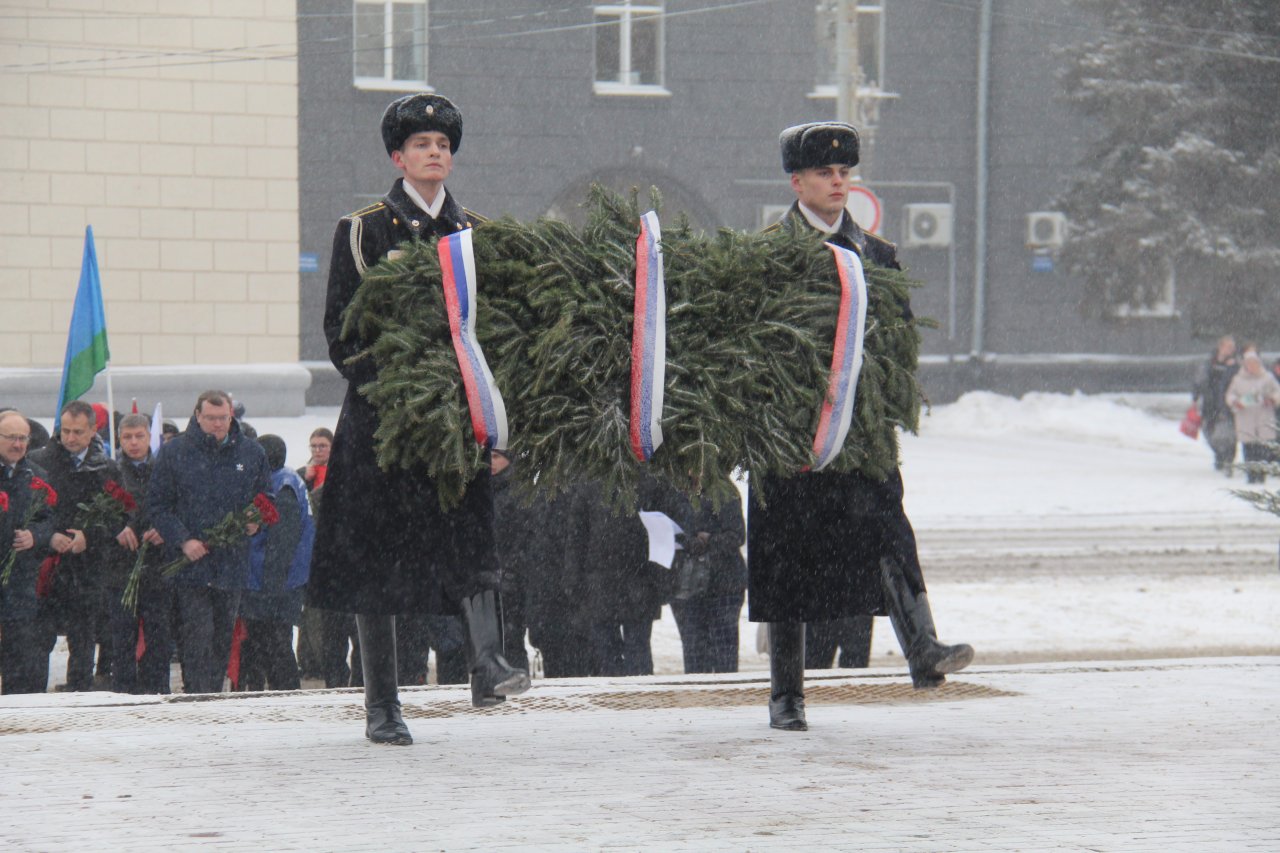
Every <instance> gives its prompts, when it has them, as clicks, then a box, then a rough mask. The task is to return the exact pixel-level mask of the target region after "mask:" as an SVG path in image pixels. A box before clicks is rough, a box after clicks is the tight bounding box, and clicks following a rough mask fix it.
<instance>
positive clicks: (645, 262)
mask: <svg viewBox="0 0 1280 853" xmlns="http://www.w3.org/2000/svg"><path fill="white" fill-rule="evenodd" d="M661 241H662V228H661V227H660V226H659V225H658V214H657V213H655V212H654V211H652V210H651V211H649V212H648V213H646V214H645V215H644V216H642V217H641V218H640V236H639V237H638V238H637V239H636V298H635V307H634V323H633V325H632V328H631V452H632V453H634V454H635V457H636V459H639V460H640V461H641V462H648V461H649V460H650V459H651V458H653V453H654V451H655V450H657V449H658V447H660V446H661V445H662V388H663V384H664V383H665V381H666V373H667V285H666V281H665V279H664V277H663V273H662V248H661Z"/></svg>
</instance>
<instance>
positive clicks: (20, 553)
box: [0, 409, 54, 696]
mask: <svg viewBox="0 0 1280 853" xmlns="http://www.w3.org/2000/svg"><path fill="white" fill-rule="evenodd" d="M30 441H31V425H30V422H29V421H28V420H27V419H26V418H25V417H23V415H22V413H21V412H18V411H16V410H13V409H9V410H7V411H5V412H2V413H0V495H2V496H3V500H0V506H2V507H3V509H0V566H3V565H5V563H6V562H7V561H8V560H9V558H10V557H11V556H12V557H13V567H12V568H11V569H10V571H9V582H8V583H6V584H4V585H3V586H0V692H3V693H4V694H5V695H6V696H7V695H9V694H13V693H43V692H45V689H46V688H47V687H48V686H49V652H50V651H51V650H52V649H53V640H54V637H53V635H52V634H51V633H50V632H49V631H48V630H46V629H45V628H44V626H43V623H42V622H41V621H40V620H39V619H38V618H37V616H38V613H39V610H38V606H37V603H36V572H37V570H38V566H39V564H40V560H41V559H42V558H43V556H44V554H45V545H46V544H47V543H48V541H49V538H50V537H51V536H53V530H54V528H53V510H52V509H50V508H49V506H48V505H47V503H46V504H44V505H42V506H40V507H39V508H37V509H36V510H35V511H34V512H33V514H32V516H31V520H30V522H27V523H25V524H24V522H26V518H27V511H28V508H29V507H31V505H32V501H35V500H41V499H40V498H37V496H36V494H35V489H33V480H34V481H36V482H37V483H38V482H39V481H41V480H46V475H45V472H44V471H43V470H41V469H40V468H38V467H36V466H34V465H32V464H31V462H30V460H28V459H27V447H28V445H29V443H30Z"/></svg>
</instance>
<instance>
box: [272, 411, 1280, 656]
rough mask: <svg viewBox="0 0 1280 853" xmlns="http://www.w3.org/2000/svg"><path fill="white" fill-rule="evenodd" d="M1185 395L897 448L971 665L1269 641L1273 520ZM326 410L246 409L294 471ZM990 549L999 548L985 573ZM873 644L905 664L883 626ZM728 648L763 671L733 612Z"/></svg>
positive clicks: (950, 433) (663, 626)
mask: <svg viewBox="0 0 1280 853" xmlns="http://www.w3.org/2000/svg"><path fill="white" fill-rule="evenodd" d="M1186 403H1187V400H1186V398H1185V397H1183V396H1181V395H1160V394H1126V395H1097V396H1090V395H1083V394H1074V395H1064V394H1028V395H1026V396H1024V397H1022V398H1021V399H1015V398H1011V397H1004V396H1000V395H997V394H991V393H986V392H974V393H970V394H966V395H965V396H964V397H962V398H961V399H960V400H958V401H957V402H955V403H952V404H949V405H944V406H935V407H934V408H933V410H932V412H930V413H929V414H928V415H926V416H925V417H923V418H922V420H921V428H920V434H919V435H918V436H912V435H908V436H906V437H905V438H904V441H903V449H902V463H903V478H904V480H905V482H906V488H907V499H906V507H907V512H908V514H909V515H910V517H911V520H912V523H913V524H914V525H915V527H916V531H917V534H918V536H919V539H920V549H921V555H922V560H923V562H924V567H925V579H926V580H927V581H928V583H929V588H930V595H929V597H930V600H931V602H932V604H933V609H934V615H935V619H936V621H937V623H938V630H939V633H940V634H941V636H942V637H943V638H944V639H947V638H951V639H953V640H963V641H965V642H969V643H972V644H973V645H974V646H975V647H976V648H977V649H978V659H979V660H980V661H981V660H984V659H986V660H997V661H999V660H1012V659H1023V658H1026V657H1045V658H1054V657H1059V658H1075V657H1084V656H1089V655H1094V656H1096V655H1097V654H1099V653H1107V654H1110V655H1113V656H1114V655H1121V656H1128V655H1142V654H1144V653H1155V654H1166V653H1177V654H1188V653H1192V654H1194V653H1207V652H1214V653H1217V652H1221V651H1222V650H1231V651H1234V652H1238V651H1242V650H1246V651H1255V652H1268V653H1275V652H1277V651H1280V632H1278V631H1277V625H1276V619H1275V614H1276V613H1277V612H1280V571H1277V562H1276V557H1277V545H1278V543H1280V518H1276V517H1274V516H1268V515H1264V514H1262V513H1260V512H1258V511H1257V510H1254V509H1252V508H1251V507H1249V506H1248V505H1246V504H1245V503H1244V502H1243V501H1241V500H1239V499H1238V498H1235V497H1233V496H1232V495H1231V493H1230V491H1229V489H1230V487H1232V486H1237V487H1239V486H1241V485H1242V482H1241V478H1240V477H1237V478H1236V479H1234V480H1228V479H1226V478H1224V477H1223V476H1222V475H1220V474H1218V473H1216V472H1215V471H1214V470H1213V466H1212V464H1211V457H1210V454H1209V450H1208V448H1207V447H1206V446H1205V444H1204V443H1203V442H1198V441H1192V440H1190V439H1188V438H1187V437H1186V436H1184V435H1182V434H1181V433H1180V432H1179V431H1178V425H1177V417H1178V416H1179V415H1180V414H1181V411H1182V410H1183V409H1184V408H1185V405H1186ZM337 414H338V413H337V410H336V409H312V410H310V411H309V412H308V413H307V416H306V417H304V418H281V419H277V418H261V419H256V418H253V417H252V416H250V418H249V419H250V421H251V422H252V423H253V424H254V426H255V427H256V428H257V429H258V430H259V432H276V433H277V434H279V435H281V436H282V437H283V438H284V439H285V441H286V442H287V443H288V445H289V459H290V464H296V465H302V464H304V463H305V462H306V456H307V436H308V434H309V433H310V431H311V430H312V429H314V428H315V427H316V426H321V425H327V426H332V425H333V424H334V423H335V422H336V420H337ZM250 415H252V413H250ZM958 541H959V542H962V545H957V544H956V543H957V542H958ZM957 548H961V549H962V553H960V554H957V551H956V549H957ZM1165 552H1168V553H1167V555H1166V554H1165ZM1099 554H1100V555H1101V556H1100V557H1099V556H1096V555H1099ZM1153 554H1154V556H1153ZM984 555H1000V558H999V559H998V560H996V559H991V560H990V561H989V563H988V565H989V569H988V570H986V571H984V570H983V568H982V566H983V563H984ZM1081 556H1083V557H1086V558H1087V557H1090V556H1095V559H1094V560H1093V561H1092V562H1086V563H1084V564H1082V563H1081V562H1080V561H1079V560H1077V559H1074V558H1075V557H1081ZM956 557H963V558H964V559H963V560H961V561H960V562H964V564H965V565H966V566H967V568H966V569H965V570H964V571H963V572H961V571H959V570H957V571H956V572H953V571H952V570H951V568H950V567H951V566H952V565H953V562H954V558H956ZM1099 563H1100V565H1099ZM1196 564H1199V565H1200V570H1196ZM975 565H976V566H977V568H976V569H975V568H974V566H975ZM1179 567H1180V568H1181V570H1178V568H1179ZM1267 567H1269V569H1270V571H1269V572H1268V571H1266V569H1267ZM953 574H957V575H959V576H957V577H954V578H953V577H952V575H953ZM872 654H873V664H892V663H893V662H894V659H895V656H896V659H897V660H898V661H901V657H900V651H899V649H898V646H897V642H896V640H895V639H894V637H893V631H892V629H891V628H890V626H889V623H888V620H886V619H878V620H876V633H875V640H874V644H873V648H872ZM654 656H655V665H656V667H657V669H658V671H659V672H668V673H672V672H680V671H681V662H680V642H679V635H678V633H677V632H676V628H675V623H674V621H673V620H672V618H671V615H670V611H669V610H664V614H663V620H662V622H661V623H659V624H658V625H656V626H655V628H654ZM740 659H741V664H742V667H743V669H757V668H763V667H766V666H767V665H768V660H767V658H765V657H764V656H763V655H760V654H758V653H757V652H756V629H755V626H754V625H752V624H751V623H749V622H746V621H745V614H744V621H743V623H742V652H741V655H740Z"/></svg>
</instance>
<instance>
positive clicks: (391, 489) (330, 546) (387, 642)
mask: <svg viewBox="0 0 1280 853" xmlns="http://www.w3.org/2000/svg"><path fill="white" fill-rule="evenodd" d="M382 140H383V143H384V145H385V147H386V150H387V154H388V155H389V156H390V157H391V162H392V163H393V164H394V165H395V167H396V168H397V169H399V170H400V172H401V175H402V177H400V178H399V179H398V180H396V182H395V184H394V185H393V186H392V188H391V191H390V192H389V193H387V195H386V196H385V197H384V198H383V199H382V201H380V202H378V203H377V204H373V205H370V206H369V207H366V208H364V209H363V210H359V211H357V212H355V213H353V214H351V215H349V216H344V217H343V218H342V219H341V220H339V222H338V228H337V231H336V233H335V235H334V241H333V254H332V259H331V261H330V267H329V288H328V295H327V297H326V302H325V314H324V331H325V337H326V338H327V340H328V342H329V357H330V359H331V360H332V361H333V364H334V366H335V367H337V368H338V371H339V372H340V373H341V374H342V376H343V377H344V378H345V379H346V380H347V394H346V399H345V400H344V401H343V405H342V413H341V415H340V416H339V418H338V427H337V429H336V430H335V431H334V439H333V450H332V453H331V455H330V458H329V469H328V474H327V476H326V479H325V486H324V490H325V497H324V502H323V504H322V507H321V512H320V518H319V523H318V525H317V530H316V543H315V556H314V560H313V565H312V573H311V582H310V584H309V585H308V599H307V600H308V602H309V603H310V604H312V605H314V606H316V607H320V608H323V609H326V610H339V611H345V612H348V613H351V612H354V613H355V614H356V616H357V618H356V627H357V631H358V633H359V636H360V654H361V664H362V668H363V671H364V687H365V710H366V721H365V723H366V725H365V735H366V737H368V738H369V739H370V740H372V741H374V742H375V743H394V744H401V745H404V744H409V743H412V742H413V739H412V737H411V736H410V735H409V730H408V728H407V727H406V726H405V724H404V721H403V719H402V718H401V715H400V700H399V694H398V691H397V689H396V688H397V685H396V672H397V667H396V644H395V616H396V614H400V613H442V614H449V613H461V615H462V617H463V619H464V620H465V622H466V628H467V646H468V651H469V652H470V654H469V657H470V665H471V675H472V684H471V687H472V702H473V703H474V704H476V705H477V706H484V705H490V704H495V703H497V702H499V701H501V700H502V699H503V698H505V697H506V696H510V695H515V694H517V693H521V692H523V691H525V690H527V689H528V687H529V677H528V674H527V673H526V672H524V671H523V670H516V669H514V668H512V667H511V666H510V665H508V664H507V662H506V660H505V659H504V658H503V657H502V649H501V630H500V625H499V622H498V620H499V618H500V617H499V615H498V612H499V607H498V583H499V580H498V577H499V575H498V565H497V558H496V554H495V551H494V541H493V494H492V492H491V491H490V488H489V472H488V471H487V470H485V471H481V472H478V473H477V474H476V476H475V478H474V479H473V480H472V481H471V482H470V483H469V484H468V485H467V490H466V496H465V497H464V498H463V499H462V503H461V504H460V505H459V506H458V507H456V508H455V509H453V510H450V511H448V512H445V511H443V510H442V509H441V508H440V502H439V498H438V496H437V493H436V485H435V483H434V482H433V481H432V479H431V478H430V477H429V476H428V475H427V473H426V471H425V470H402V469H395V470H391V471H383V470H382V469H381V468H379V466H378V462H377V458H376V454H375V439H374V432H375V431H376V430H377V428H378V415H377V411H376V410H375V409H374V407H373V406H372V404H370V403H369V401H368V400H367V399H365V398H364V397H363V396H362V395H361V394H360V392H359V388H360V386H361V385H364V384H365V383H368V382H373V381H375V380H376V379H377V365H376V364H375V363H374V361H373V357H372V355H371V354H369V353H368V351H367V350H368V348H369V347H370V346H371V345H372V344H373V341H370V340H361V339H358V338H356V337H354V336H352V337H348V338H343V337H342V326H343V319H344V314H345V312H346V310H347V307H348V305H350V303H351V300H352V298H353V296H354V295H355V293H356V290H357V289H358V288H359V286H360V281H361V277H362V276H363V275H364V272H365V270H366V269H368V268H369V267H371V266H373V265H375V264H377V263H378V262H379V261H381V260H382V259H383V258H385V257H386V256H387V255H388V254H389V253H391V252H394V251H396V249H397V247H398V246H399V245H401V244H402V243H406V242H408V241H410V240H426V241H431V242H435V241H436V240H438V239H439V238H441V237H443V236H446V235H448V234H453V233H455V232H457V231H462V230H464V229H466V228H470V227H472V226H473V225H475V224H476V223H477V222H478V221H480V220H479V218H478V217H476V216H475V215H474V214H472V213H469V212H468V211H466V210H464V209H463V208H462V207H461V206H460V205H459V204H458V203H457V202H456V201H455V200H454V198H453V196H452V195H451V194H450V193H449V191H448V190H447V189H445V186H444V182H445V179H446V178H447V177H448V176H449V173H450V171H451V170H452V167H453V155H454V154H455V153H456V152H457V151H458V148H459V146H460V144H461V142H462V115H461V113H460V112H459V111H458V109H457V107H455V106H454V105H453V103H452V102H451V101H449V100H448V99H447V98H443V97H440V96H439V95H432V94H415V95H406V96H404V97H402V98H399V99H397V100H395V101H393V102H392V103H391V104H390V105H389V106H388V107H387V110H386V112H385V113H384V115H383V118H382Z"/></svg>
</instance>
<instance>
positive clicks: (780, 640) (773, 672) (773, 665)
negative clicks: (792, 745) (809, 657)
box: [769, 622, 809, 732]
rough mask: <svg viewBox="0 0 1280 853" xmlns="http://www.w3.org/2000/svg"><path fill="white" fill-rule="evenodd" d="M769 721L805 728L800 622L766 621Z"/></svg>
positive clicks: (787, 727) (785, 727)
mask: <svg viewBox="0 0 1280 853" xmlns="http://www.w3.org/2000/svg"><path fill="white" fill-rule="evenodd" d="M769 725H770V726H771V727H773V728H775V729H782V730H784V731H788V732H805V731H808V730H809V724H808V723H807V722H805V719H804V623H803V622H770V623H769Z"/></svg>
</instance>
